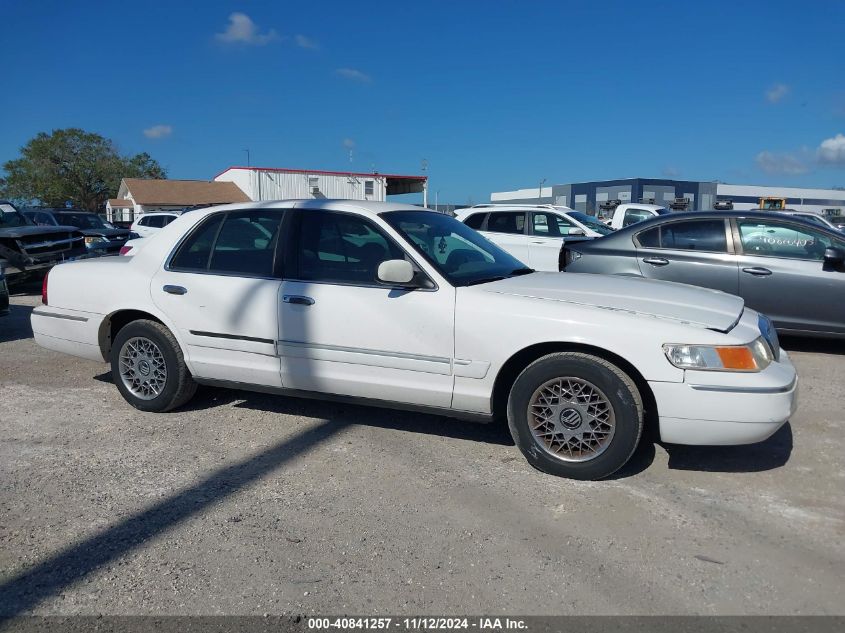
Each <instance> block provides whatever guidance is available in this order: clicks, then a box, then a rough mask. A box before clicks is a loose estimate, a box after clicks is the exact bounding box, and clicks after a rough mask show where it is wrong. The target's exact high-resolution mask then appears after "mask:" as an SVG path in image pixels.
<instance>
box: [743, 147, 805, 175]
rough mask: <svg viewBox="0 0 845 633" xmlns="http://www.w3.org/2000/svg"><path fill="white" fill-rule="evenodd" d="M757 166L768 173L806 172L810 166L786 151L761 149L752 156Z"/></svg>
mask: <svg viewBox="0 0 845 633" xmlns="http://www.w3.org/2000/svg"><path fill="white" fill-rule="evenodd" d="M754 161H755V162H756V163H757V167H759V168H760V169H762V170H763V171H764V172H766V173H768V174H788V175H791V176H796V175H798V174H806V173H807V172H808V171H810V168H809V167H807V165H806V164H805V163H804V162H803V161H802V160H801V159H800V158H798V157H797V156H795V155H793V154H788V153H782V154H779V153H776V152H768V151H762V152H760V153H759V154H757V156H756V157H755V158H754Z"/></svg>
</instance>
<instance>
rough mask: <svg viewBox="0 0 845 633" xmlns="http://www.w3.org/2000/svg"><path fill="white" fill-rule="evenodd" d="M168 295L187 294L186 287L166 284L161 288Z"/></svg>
mask: <svg viewBox="0 0 845 633" xmlns="http://www.w3.org/2000/svg"><path fill="white" fill-rule="evenodd" d="M162 290H164V291H165V292H166V293H167V294H169V295H184V294H188V289H187V288H185V287H183V286H171V285H167V286H164V287H163V288H162Z"/></svg>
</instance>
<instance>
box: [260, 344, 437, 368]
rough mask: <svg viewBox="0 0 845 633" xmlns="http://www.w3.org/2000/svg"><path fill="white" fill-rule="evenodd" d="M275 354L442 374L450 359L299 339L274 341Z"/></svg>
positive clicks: (283, 356)
mask: <svg viewBox="0 0 845 633" xmlns="http://www.w3.org/2000/svg"><path fill="white" fill-rule="evenodd" d="M276 354H277V355H278V356H280V357H282V358H289V359H293V358H300V359H308V360H319V361H328V362H334V363H347V364H350V365H367V366H370V367H383V368H386V369H399V370H405V371H418V372H423V373H428V374H440V375H443V376H450V375H451V374H452V359H451V358H444V357H441V356H425V355H422V354H407V353H404V352H388V351H384V350H375V349H366V348H360V347H345V346H343V345H321V344H311V343H303V342H301V341H276Z"/></svg>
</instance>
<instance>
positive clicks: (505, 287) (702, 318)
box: [479, 273, 745, 332]
mask: <svg viewBox="0 0 845 633" xmlns="http://www.w3.org/2000/svg"><path fill="white" fill-rule="evenodd" d="M479 288H483V289H484V290H485V291H487V292H493V293H499V294H507V295H514V296H522V297H531V298H534V299H546V300H550V301H561V302H564V303H571V304H574V305H581V306H588V307H592V308H599V309H603V310H613V311H618V312H628V313H631V314H635V315H638V316H648V317H654V318H659V319H671V320H672V321H677V322H680V323H685V324H688V325H693V326H696V327H703V328H707V329H711V330H718V331H720V332H727V331H729V330H731V329H732V328H733V327H734V325H736V323H737V321H739V318H740V316H741V315H742V311H743V307H744V305H745V303H744V301H743V300H742V299H741V298H740V297H735V296H734V295H729V294H726V293H724V292H720V291H718V290H709V289H707V288H697V287H695V286H688V285H686V284H678V283H672V282H668V281H656V280H653V279H643V278H641V277H621V276H613V275H592V274H585V273H532V274H530V275H522V276H519V277H510V278H508V279H503V280H501V281H496V282H493V283H489V284H484V285H483V286H479Z"/></svg>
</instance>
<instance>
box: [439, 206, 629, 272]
mask: <svg viewBox="0 0 845 633" xmlns="http://www.w3.org/2000/svg"><path fill="white" fill-rule="evenodd" d="M455 217H456V218H457V219H458V220H460V221H461V222H463V223H464V224H466V225H467V226H469V227H470V228H473V229H476V230H477V231H480V232H481V234H482V235H484V237H486V238H487V239H489V240H490V241H491V242H493V243H494V244H497V245H498V246H500V247H502V248H503V249H505V250H506V251H507V252H508V253H510V254H511V255H513V256H514V257H516V258H517V259H518V260H520V261H521V262H525V263H526V264H529V265H530V266H531V267H532V268H534V269H535V270H546V271H557V270H558V267H559V266H558V257H559V255H560V247H561V244H562V243H563V242H579V241H582V240H586V239H592V238H594V237H601V236H602V235H606V234H607V233H611V232H612V230H611V229H609V228H608V227H606V226H604V225H603V224H602V223H601V222H599V221H598V220H596V219H595V218H591V217H590V216H588V215H585V214H582V213H578V212H577V211H573V210H572V209H569V208H568V207H553V206H551V205H539V206H531V205H479V206H477V207H469V208H467V209H459V210H458V211H457V213H456V216H455Z"/></svg>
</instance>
